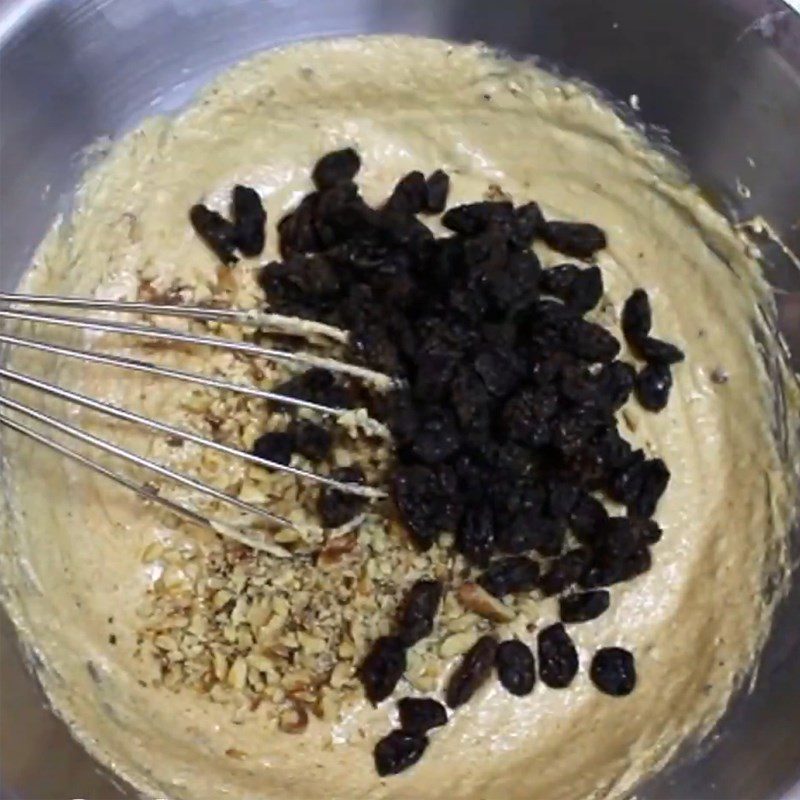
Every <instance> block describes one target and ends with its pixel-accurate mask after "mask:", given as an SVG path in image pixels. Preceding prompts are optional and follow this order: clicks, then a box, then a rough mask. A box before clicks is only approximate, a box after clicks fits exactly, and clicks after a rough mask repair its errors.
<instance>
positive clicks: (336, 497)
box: [318, 467, 366, 528]
mask: <svg viewBox="0 0 800 800" xmlns="http://www.w3.org/2000/svg"><path fill="white" fill-rule="evenodd" d="M330 477H331V478H333V480H335V481H339V482H340V483H364V473H363V472H362V471H361V468H360V467H339V468H338V469H334V470H332V471H331V474H330ZM365 505H366V499H365V498H364V497H361V496H359V495H356V494H349V493H348V492H343V491H341V490H339V489H336V488H334V487H332V486H324V487H323V488H322V491H321V492H320V496H319V504H318V511H319V516H320V519H321V520H322V524H323V525H324V526H325V527H326V528H338V527H340V526H342V525H344V524H345V523H346V522H350V520H351V519H353V517H355V516H356V515H357V514H359V513H360V512H361V511H362V509H363V508H364V506H365Z"/></svg>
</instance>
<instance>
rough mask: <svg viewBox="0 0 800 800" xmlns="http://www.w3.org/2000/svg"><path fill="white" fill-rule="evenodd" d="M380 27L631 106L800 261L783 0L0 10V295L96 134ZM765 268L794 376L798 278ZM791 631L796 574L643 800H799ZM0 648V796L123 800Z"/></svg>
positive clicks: (798, 26) (791, 57)
mask: <svg viewBox="0 0 800 800" xmlns="http://www.w3.org/2000/svg"><path fill="white" fill-rule="evenodd" d="M387 31H398V32H406V33H414V34H421V35H429V36H440V37H445V38H451V39H455V40H461V41H472V40H475V39H482V40H484V41H488V42H489V43H490V44H492V45H495V46H497V47H500V48H502V49H505V50H508V51H510V52H512V53H515V54H517V53H518V54H525V53H532V54H537V55H539V56H541V57H542V58H543V59H544V60H545V61H546V62H549V63H553V64H556V65H559V66H562V67H563V68H564V69H565V70H568V71H569V73H570V74H574V75H577V76H579V77H583V78H586V79H587V80H589V81H590V82H592V83H594V84H595V85H597V86H599V87H602V88H603V89H604V90H605V91H607V92H608V94H609V95H610V96H612V97H614V98H615V99H617V100H620V101H626V102H631V103H632V104H633V105H638V106H639V107H640V108H641V117H642V118H643V119H644V121H645V122H647V123H649V124H650V125H653V126H656V129H665V130H668V131H669V133H670V142H671V143H672V144H673V145H674V146H675V148H676V149H677V150H678V151H679V152H680V153H681V155H682V157H683V158H684V160H685V162H686V163H687V165H688V167H689V168H690V170H691V171H692V173H693V176H694V178H695V180H696V181H697V182H698V183H700V185H702V186H703V187H704V188H706V189H707V190H708V191H709V193H710V194H711V196H713V197H715V198H717V204H718V205H719V206H720V207H722V208H724V209H728V210H729V211H730V212H731V213H734V214H736V215H739V216H740V217H741V218H747V217H749V216H751V215H753V214H755V213H759V214H762V215H763V216H764V217H766V218H767V219H768V220H769V221H770V222H771V223H772V224H773V225H774V226H775V228H776V229H777V231H778V232H779V233H780V234H781V236H782V237H783V239H784V241H785V242H786V243H787V244H788V245H790V247H791V248H792V249H793V250H794V251H795V252H800V150H798V147H797V142H798V140H800V15H797V14H795V13H794V12H793V11H791V9H790V8H789V7H788V6H786V5H784V4H783V3H782V2H781V0H671V1H670V2H660V3H657V2H642V1H641V0H605V2H603V3H598V2H596V0H502V2H500V3H498V2H491V1H490V0H435V2H431V0H135V2H132V1H131V0H0V265H1V266H0V291H12V290H13V289H14V287H15V286H16V283H17V281H18V279H19V276H20V274H21V272H22V271H23V269H24V268H25V266H26V264H27V263H28V261H29V259H30V256H31V254H32V252H33V250H34V248H35V246H36V245H37V243H38V242H39V241H40V240H41V238H42V236H43V235H44V233H45V231H46V229H47V227H48V226H49V225H50V224H51V223H52V220H53V219H54V217H55V216H56V214H58V213H59V212H60V211H62V210H64V209H65V208H66V207H67V205H68V202H69V197H70V196H71V194H72V192H73V190H74V188H75V184H76V181H77V179H78V178H79V176H80V173H81V171H82V169H83V166H84V164H83V160H82V158H81V157H80V153H81V151H82V150H83V148H85V147H87V146H88V145H90V144H91V143H92V142H94V141H95V140H96V139H97V138H98V137H100V136H103V135H110V136H112V137H113V136H116V135H118V134H119V133H121V132H123V131H125V130H127V129H128V128H130V127H131V126H132V125H134V124H135V123H136V122H138V121H139V120H140V119H141V118H142V117H144V116H146V115H148V114H152V113H154V112H156V111H163V110H172V109H175V108H177V107H179V106H181V105H182V104H183V103H185V102H186V101H187V100H188V99H189V98H190V97H191V95H192V94H193V93H194V92H195V91H196V90H197V89H198V88H199V87H200V86H201V85H202V84H203V83H205V82H206V81H207V80H208V79H209V78H211V77H212V76H213V75H215V74H216V73H217V72H219V71H220V70H221V69H223V68H224V67H226V66H228V65H230V64H231V63H233V62H235V61H238V60H240V59H241V58H243V57H245V56H247V55H248V54H250V53H253V52H255V51H257V50H259V49H262V48H264V47H269V46H273V45H276V44H282V43H286V42H290V41H293V40H298V39H307V38H310V37H313V36H318V35H346V34H355V33H377V32H387ZM634 95H635V96H636V98H638V103H637V102H636V101H632V100H630V98H631V97H632V96H634ZM737 180H738V181H740V182H741V183H742V184H746V186H747V187H748V188H749V189H750V196H749V198H745V197H743V196H742V194H740V193H738V192H737ZM768 255H769V256H770V258H771V259H772V260H774V265H775V266H774V267H773V268H772V270H771V272H770V278H771V280H772V281H773V282H774V284H775V286H776V287H778V288H780V289H782V290H784V292H783V293H781V294H780V295H779V306H780V311H781V327H782V329H783V332H784V335H785V336H786V338H787V340H788V341H789V344H790V347H791V349H792V352H793V354H794V365H795V368H796V369H797V368H798V366H799V365H800V271H798V270H797V269H795V268H794V267H792V266H791V265H790V264H789V263H788V261H786V260H785V259H784V260H781V259H780V256H779V251H778V249H777V248H768ZM797 544H798V541H797V536H796V537H795V545H797ZM798 619H800V583H798V582H797V581H796V582H795V585H794V589H793V592H792V593H791V595H790V597H789V598H788V599H787V600H786V602H785V603H784V604H783V606H782V607H781V609H780V610H779V613H778V616H777V618H776V625H775V629H774V631H773V635H772V637H771V640H770V642H769V644H768V647H767V651H766V653H765V656H764V659H763V660H762V663H761V667H760V677H759V680H758V683H757V686H756V689H755V691H754V692H753V693H752V694H751V695H749V696H746V697H740V698H738V699H737V700H736V701H735V702H734V705H733V707H732V708H731V709H730V711H729V713H728V714H727V715H726V717H725V719H724V720H723V721H722V723H721V724H720V726H719V729H718V731H717V734H716V735H715V737H714V738H713V739H712V740H711V741H710V742H708V743H706V744H704V745H703V746H701V747H700V748H692V752H687V753H685V754H684V757H683V758H682V759H680V760H679V762H678V763H676V765H674V766H673V767H671V768H670V769H668V770H667V771H666V772H665V773H664V774H662V775H660V776H658V777H656V778H655V779H653V780H652V781H650V782H649V783H648V784H647V786H645V787H643V788H642V791H641V792H640V796H641V797H644V798H681V799H682V800H689V798H703V799H704V800H712V799H713V800H732V799H733V798H736V799H737V800H750V798H759V799H760V798H765V799H766V798H776V799H777V798H800V738H799V737H798V736H797V735H796V732H797V731H798V730H800V681H798V680H797V675H798V670H800V626H798V625H797V620H798ZM0 637H1V638H0V681H1V683H0V734H1V735H0V796H2V797H7V796H9V797H20V798H26V799H31V800H32V799H33V798H37V799H38V798H72V797H87V798H96V799H98V800H99V799H102V800H111V798H123V797H134V796H135V795H134V794H133V792H131V791H130V790H129V789H126V788H125V787H120V786H118V785H116V784H115V783H114V781H113V780H112V779H111V777H110V776H109V775H108V774H107V773H105V772H104V771H103V770H101V769H99V768H98V767H97V765H96V764H95V762H94V761H93V760H92V759H91V758H89V756H88V755H87V754H86V753H84V751H83V750H82V749H81V748H80V746H79V745H77V744H76V743H75V742H74V741H73V740H72V739H71V737H70V736H69V734H68V732H67V730H66V728H65V727H64V725H63V724H62V723H61V722H60V721H58V720H57V719H56V718H55V717H54V716H53V715H52V714H51V713H50V712H49V711H48V710H47V709H46V708H45V707H44V706H43V699H42V695H41V692H40V691H39V689H38V687H37V685H36V682H35V681H34V680H33V679H32V678H31V676H30V675H29V674H28V672H27V671H26V670H25V669H24V667H23V665H22V661H21V659H20V657H19V652H18V648H17V644H16V639H15V635H14V632H13V629H12V628H11V626H10V624H9V623H8V620H7V619H6V618H5V616H4V615H0ZM43 763H44V765H45V766H44V767H43V766H42V764H43Z"/></svg>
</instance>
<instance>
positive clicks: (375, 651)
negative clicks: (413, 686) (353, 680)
mask: <svg viewBox="0 0 800 800" xmlns="http://www.w3.org/2000/svg"><path fill="white" fill-rule="evenodd" d="M405 671H406V647H405V645H404V644H403V641H402V640H401V639H400V638H399V637H398V636H381V637H380V638H378V639H376V640H375V642H374V643H373V645H372V647H371V648H370V651H369V653H367V656H366V658H365V659H364V660H363V661H362V662H361V666H360V667H359V669H358V677H359V678H360V680H361V683H362V684H363V685H364V692H365V693H366V695H367V699H368V700H369V701H370V703H372V704H373V705H378V703H380V702H381V700H385V699H386V698H387V697H388V696H389V695H390V694H391V693H392V692H393V691H394V687H395V686H397V682H398V681H399V680H400V678H402V677H403V673H404V672H405Z"/></svg>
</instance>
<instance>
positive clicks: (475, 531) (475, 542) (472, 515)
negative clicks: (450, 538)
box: [456, 503, 495, 564]
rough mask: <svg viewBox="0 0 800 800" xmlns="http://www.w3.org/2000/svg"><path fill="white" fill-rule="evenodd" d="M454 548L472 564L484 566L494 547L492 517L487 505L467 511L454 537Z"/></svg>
mask: <svg viewBox="0 0 800 800" xmlns="http://www.w3.org/2000/svg"><path fill="white" fill-rule="evenodd" d="M456 547H457V548H458V551H459V552H460V553H463V555H464V556H465V557H466V558H467V559H468V560H469V561H471V562H472V563H473V564H485V563H486V562H487V561H488V560H489V557H490V556H491V555H492V552H493V551H494V547H495V535H494V516H493V514H492V508H491V506H490V505H489V504H488V503H482V504H480V505H478V506H475V507H473V508H469V509H467V511H466V512H465V514H464V517H463V519H462V520H461V526H460V527H459V529H458V533H457V535H456Z"/></svg>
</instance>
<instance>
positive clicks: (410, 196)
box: [386, 170, 428, 214]
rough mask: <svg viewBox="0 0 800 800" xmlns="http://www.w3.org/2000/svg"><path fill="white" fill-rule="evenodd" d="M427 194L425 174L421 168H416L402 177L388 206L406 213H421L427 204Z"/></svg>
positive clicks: (387, 203) (388, 201)
mask: <svg viewBox="0 0 800 800" xmlns="http://www.w3.org/2000/svg"><path fill="white" fill-rule="evenodd" d="M427 195H428V187H427V184H426V182H425V176H424V175H423V174H422V173H421V172H420V171H419V170H414V171H413V172H409V173H408V175H405V176H404V177H403V178H401V179H400V181H399V182H398V184H397V186H395V187H394V191H393V192H392V195H391V197H390V198H389V199H388V200H387V201H386V207H387V208H389V209H391V210H392V211H402V212H404V213H406V214H419V212H420V211H422V210H423V209H424V208H425V207H426V206H427V200H428V197H427Z"/></svg>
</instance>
